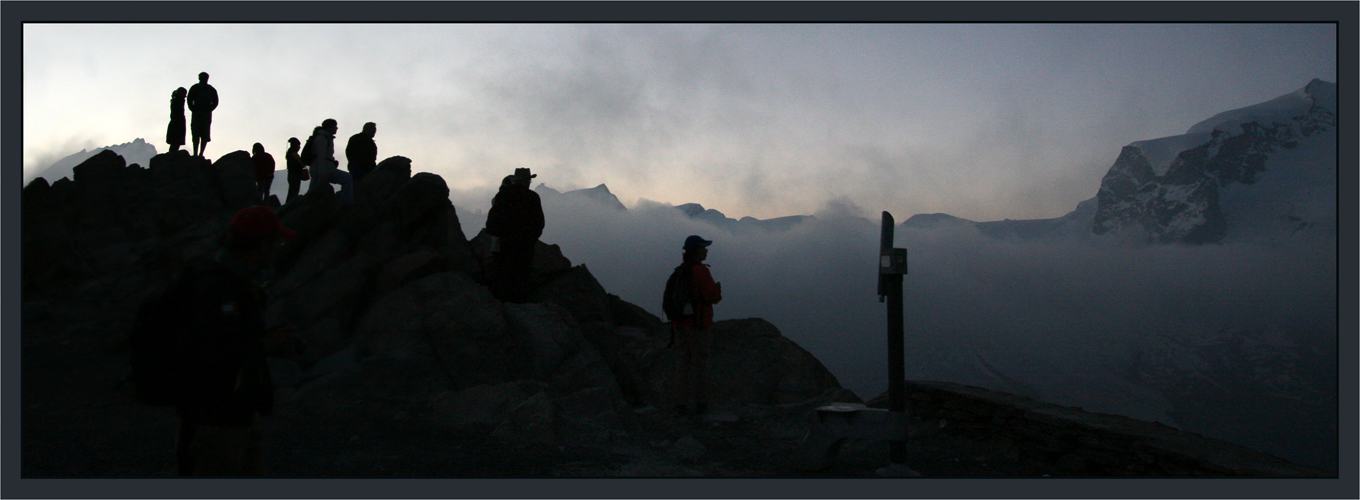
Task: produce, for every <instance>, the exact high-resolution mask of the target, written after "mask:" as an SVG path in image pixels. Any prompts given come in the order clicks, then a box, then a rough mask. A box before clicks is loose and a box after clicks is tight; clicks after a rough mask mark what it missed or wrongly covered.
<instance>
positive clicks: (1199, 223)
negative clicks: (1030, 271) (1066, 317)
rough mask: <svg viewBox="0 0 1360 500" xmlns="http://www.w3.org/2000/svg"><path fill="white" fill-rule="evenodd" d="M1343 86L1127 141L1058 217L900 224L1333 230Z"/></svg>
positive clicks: (1079, 230) (1011, 229) (1002, 233)
mask: <svg viewBox="0 0 1360 500" xmlns="http://www.w3.org/2000/svg"><path fill="white" fill-rule="evenodd" d="M1335 191H1336V84H1335V83H1331V82H1325V81H1322V80H1316V79H1315V80H1313V81H1312V82H1309V83H1308V85H1307V86H1305V87H1304V88H1302V89H1300V90H1298V91H1295V92H1291V93H1289V94H1286V95H1284V96H1280V97H1278V98H1275V99H1272V100H1270V101H1267V102H1264V103H1260V104H1256V105H1252V106H1247V107H1245V108H1240V109H1236V110H1232V111H1226V112H1223V113H1219V114H1217V115H1214V116H1213V117H1211V118H1209V119H1207V120H1204V121H1202V122H1200V123H1197V124H1195V125H1194V126H1192V127H1190V128H1189V129H1188V130H1187V131H1186V133H1185V134H1182V135H1177V136H1171V137H1163V138H1160V139H1151V140H1144V141H1136V142H1133V143H1130V144H1129V145H1128V146H1125V147H1124V149H1123V151H1121V152H1120V155H1119V158H1118V159H1116V160H1115V163H1114V165H1112V166H1111V167H1110V170H1109V172H1107V173H1106V174H1105V177H1104V178H1103V179H1102V180H1101V184H1100V189H1099V191H1098V193H1097V194H1096V196H1095V197H1093V198H1090V199H1087V200H1085V201H1082V202H1081V203H1079V204H1078V205H1077V207H1076V209H1074V210H1073V211H1072V212H1069V213H1067V214H1066V215H1063V216H1062V217H1057V218H1052V219H1032V220H1010V219H1007V220H1003V221H995V222H973V221H969V220H966V219H960V218H958V217H953V216H950V215H947V214H920V215H915V216H912V217H911V218H908V219H907V221H905V222H903V223H902V224H901V225H900V227H903V228H910V229H917V230H923V229H935V228H941V227H956V226H968V225H972V226H973V227H975V228H976V229H977V230H978V231H979V232H981V233H982V234H983V235H986V236H988V237H991V238H996V239H1003V240H1033V239H1040V238H1086V237H1091V236H1101V235H1107V234H1118V233H1133V234H1135V236H1139V237H1141V238H1142V239H1144V240H1146V241H1147V242H1149V243H1185V244H1204V243H1219V242H1223V241H1225V238H1226V239H1270V240H1279V239H1285V238H1289V237H1292V236H1293V235H1294V234H1297V233H1299V232H1300V231H1316V232H1320V233H1324V234H1325V233H1327V232H1329V231H1331V230H1332V229H1334V228H1335V225H1336V210H1335V207H1336V198H1335Z"/></svg>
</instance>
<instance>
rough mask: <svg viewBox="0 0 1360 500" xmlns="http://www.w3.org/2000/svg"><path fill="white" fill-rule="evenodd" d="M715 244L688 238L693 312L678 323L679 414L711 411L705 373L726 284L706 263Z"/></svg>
mask: <svg viewBox="0 0 1360 500" xmlns="http://www.w3.org/2000/svg"><path fill="white" fill-rule="evenodd" d="M712 244H713V242H712V241H709V240H705V239H703V238H701V237H699V236H698V235H693V236H690V237H688V238H685V246H684V249H685V255H684V262H683V263H682V264H680V267H681V268H684V267H685V266H688V267H689V269H687V271H688V272H689V274H688V276H689V292H690V305H691V309H690V311H693V313H692V314H686V315H685V316H683V317H682V318H680V319H678V320H675V321H674V323H673V325H674V326H675V346H676V348H677V349H678V350H679V354H680V364H679V365H678V367H677V368H678V370H677V373H676V377H675V411H676V413H680V414H682V415H683V414H684V413H685V410H686V408H685V405H687V404H689V403H694V412H695V413H698V414H702V413H705V412H707V411H708V391H707V388H706V387H705V384H704V370H706V369H707V368H706V366H705V365H706V364H707V361H708V354H709V352H710V351H711V350H712V348H713V304H717V303H718V302H720V301H722V283H716V282H714V281H713V275H712V273H710V272H709V271H708V265H707V264H704V263H703V262H704V260H705V259H707V258H708V246H709V245H712Z"/></svg>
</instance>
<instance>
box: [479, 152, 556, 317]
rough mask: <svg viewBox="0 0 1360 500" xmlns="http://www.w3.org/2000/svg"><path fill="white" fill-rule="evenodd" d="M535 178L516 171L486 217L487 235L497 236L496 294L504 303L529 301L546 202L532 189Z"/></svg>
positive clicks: (495, 245)
mask: <svg viewBox="0 0 1360 500" xmlns="http://www.w3.org/2000/svg"><path fill="white" fill-rule="evenodd" d="M534 177H538V176H537V175H532V174H530V173H529V169H527V168H517V169H515V174H514V175H510V176H507V177H506V178H505V179H504V180H503V181H501V190H500V192H498V193H496V197H495V198H493V199H492V200H491V210H490V211H489V212H487V214H486V232H487V234H490V235H491V236H493V237H495V239H494V240H493V241H494V243H493V244H492V254H493V257H492V262H493V266H494V267H493V269H494V278H493V279H494V283H493V286H492V293H493V294H494V295H496V298H497V299H499V300H501V301H504V302H517V303H523V302H528V301H529V292H530V288H531V283H530V279H531V275H530V272H531V270H532V267H533V264H534V245H535V244H537V243H538V237H539V236H542V235H543V226H544V223H543V202H542V201H541V200H539V198H538V193H535V192H533V191H531V190H529V183H530V179H533V178H534Z"/></svg>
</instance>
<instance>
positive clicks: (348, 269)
mask: <svg viewBox="0 0 1360 500" xmlns="http://www.w3.org/2000/svg"><path fill="white" fill-rule="evenodd" d="M376 265H377V263H376V262H374V261H373V260H372V258H370V257H369V256H368V255H366V254H363V253H360V254H357V255H355V256H354V258H352V259H349V260H347V261H344V262H342V263H340V264H338V265H336V266H335V267H333V268H330V269H326V270H325V272H320V273H318V274H317V275H316V276H315V278H314V279H311V280H309V281H307V282H305V283H302V284H300V285H298V286H296V287H294V288H291V289H289V290H288V293H287V294H281V295H280V296H279V297H276V298H275V299H274V300H271V301H270V304H269V310H268V311H267V313H266V320H267V321H268V322H269V324H279V323H281V322H288V323H291V324H293V325H305V326H311V325H313V324H316V323H318V322H321V321H326V320H330V321H334V322H335V323H336V327H337V329H338V331H337V330H336V329H327V330H324V332H325V333H326V334H327V335H325V336H312V335H315V333H316V332H315V331H314V330H311V329H308V330H306V331H304V332H303V333H304V335H303V340H306V341H307V342H309V343H312V344H314V347H315V350H316V352H317V353H318V354H330V353H332V352H335V351H337V350H339V349H341V348H343V347H344V346H345V345H346V344H347V343H348V342H349V336H348V335H346V334H345V332H347V331H349V330H350V327H351V325H352V324H353V323H354V322H355V321H356V320H357V319H358V318H357V317H356V316H357V314H358V313H359V312H360V311H361V310H362V309H361V307H360V306H362V305H363V304H362V303H363V301H364V291H365V290H366V288H367V284H368V281H369V276H370V274H371V273H372V270H373V268H374V267H375V266H376Z"/></svg>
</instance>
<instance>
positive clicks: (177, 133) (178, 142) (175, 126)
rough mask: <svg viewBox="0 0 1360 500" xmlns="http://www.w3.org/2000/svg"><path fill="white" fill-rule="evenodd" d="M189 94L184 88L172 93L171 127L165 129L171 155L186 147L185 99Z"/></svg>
mask: <svg viewBox="0 0 1360 500" xmlns="http://www.w3.org/2000/svg"><path fill="white" fill-rule="evenodd" d="M188 93H189V91H187V90H184V87H180V88H177V89H175V91H174V92H171V93H170V125H169V126H167V127H166V128H165V142H166V143H168V144H170V152H171V153H174V152H176V151H179V148H180V146H183V145H184V128H185V127H184V98H185V96H186V95H188Z"/></svg>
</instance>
